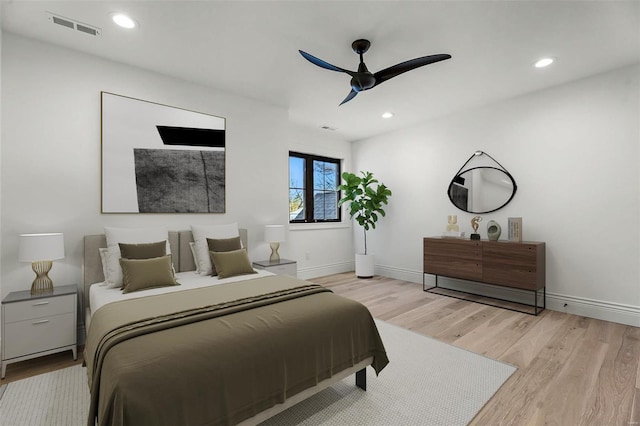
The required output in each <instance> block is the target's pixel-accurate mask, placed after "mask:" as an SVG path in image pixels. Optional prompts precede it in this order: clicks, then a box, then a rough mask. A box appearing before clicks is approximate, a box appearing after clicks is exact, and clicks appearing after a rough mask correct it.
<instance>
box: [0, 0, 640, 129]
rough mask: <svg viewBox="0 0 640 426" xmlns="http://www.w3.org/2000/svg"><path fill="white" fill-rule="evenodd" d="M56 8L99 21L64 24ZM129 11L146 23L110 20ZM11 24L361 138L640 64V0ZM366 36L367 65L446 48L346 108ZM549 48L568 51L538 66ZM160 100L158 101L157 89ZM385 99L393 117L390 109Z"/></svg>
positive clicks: (7, 16) (24, 16)
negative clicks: (97, 31)
mask: <svg viewBox="0 0 640 426" xmlns="http://www.w3.org/2000/svg"><path fill="white" fill-rule="evenodd" d="M46 12H53V13H55V14H59V15H61V16H64V17H67V18H71V19H74V20H77V21H80V22H83V23H86V24H89V25H92V26H96V27H99V28H101V29H102V34H101V36H100V37H93V36H89V35H86V34H83V33H81V32H78V31H74V30H70V29H67V28H64V27H61V26H59V25H54V24H52V23H51V22H50V21H49V20H48V15H47V13H46ZM113 12H127V13H129V14H130V15H131V16H133V17H134V18H135V19H136V20H137V21H138V22H139V28H137V29H135V30H124V29H121V28H118V27H116V26H115V25H113V24H112V22H111V21H110V14H112V13H113ZM2 28H3V30H4V31H9V32H12V33H16V34H20V35H23V36H26V37H30V38H34V39H39V40H43V41H46V42H49V43H53V44H57V45H61V46H65V47H68V48H71V49H76V50H79V51H83V52H87V53H91V54H94V55H97V56H101V57H105V58H108V59H111V60H114V61H118V62H123V63H127V64H131V65H135V66H138V67H142V68H145V69H149V70H153V71H156V72H160V73H162V74H166V75H170V76H174V77H178V78H181V79H185V80H189V81H192V82H195V83H198V84H202V85H205V86H210V87H214V88H218V89H222V90H225V91H227V92H232V93H235V94H238V95H241V96H245V97H249V98H254V99H258V100H261V101H264V102H267V103H270V104H275V105H278V106H281V107H284V108H286V109H287V110H288V111H289V116H290V119H291V120H292V121H294V122H297V123H300V124H302V125H308V126H312V127H314V128H316V129H318V128H320V127H321V126H329V127H332V128H335V129H336V130H335V132H334V134H336V135H338V136H340V137H342V138H344V139H347V140H357V139H361V138H365V137H369V136H372V135H375V134H379V133H383V132H387V131H390V130H393V129H397V128H400V127H403V126H406V125H409V124H412V123H416V122H419V121H423V120H426V119H428V118H432V117H436V116H440V115H445V114H448V113H451V112H453V111H456V110H460V109H466V108H473V107H475V106H479V105H482V104H486V103H490V102H494V101H496V100H500V99H506V98H510V97H514V96H519V95H522V94H525V93H528V92H532V91H536V90H540V89H544V88H547V87H551V86H554V85H557V84H561V83H564V82H567V81H570V80H575V79H579V78H582V77H586V76H589V75H593V74H596V73H600V72H603V71H606V70H610V69H615V68H619V67H622V66H625V65H630V64H634V63H638V62H640V1H566V2H565V1H411V2H408V1H366V2H365V1H363V2H356V1H254V2H248V1H126V2H110V1H109V2H105V1H88V0H87V1H18V0H14V1H6V0H3V2H2ZM358 38H367V39H369V40H370V41H371V43H372V46H371V48H370V49H369V52H367V53H366V54H365V56H364V59H365V62H366V64H367V66H368V68H369V70H370V71H372V72H375V71H378V70H381V69H383V68H386V67H388V66H391V65H394V64H396V63H399V62H402V61H405V60H408V59H412V58H415V57H419V56H425V55H430V54H436V53H448V54H451V55H452V56H453V58H452V59H449V60H446V61H443V62H439V63H436V64H432V65H428V66H425V67H422V68H418V69H416V70H413V71H410V72H408V73H406V74H402V75H401V76H398V77H396V78H394V79H392V80H389V81H387V82H385V83H384V84H381V85H380V86H377V87H375V88H374V89H372V90H369V91H366V92H362V93H360V94H359V95H358V96H357V97H356V98H355V99H353V100H352V101H351V102H348V103H347V104H344V105H342V106H340V107H339V106H338V104H339V103H340V102H341V101H342V99H344V97H345V96H346V95H347V93H348V92H349V90H350V87H349V80H350V77H349V76H347V75H346V74H342V73H337V72H332V71H328V70H325V69H322V68H318V67H316V66H314V65H312V64H311V63H309V62H307V61H306V60H305V59H303V58H302V57H301V56H300V54H299V53H298V49H301V50H304V51H306V52H309V53H311V54H312V55H314V56H317V57H319V58H321V59H323V60H325V61H327V62H330V63H332V64H334V65H337V66H339V67H342V68H347V69H352V70H355V69H356V68H357V64H358V57H357V55H356V54H354V53H353V51H352V50H351V42H352V41H353V40H355V39H358ZM542 56H555V57H557V58H558V59H557V62H556V63H555V64H553V65H552V66H551V67H549V68H546V69H535V68H533V66H532V64H533V62H535V60H537V59H538V58H540V57H542ZM150 100H152V99H150ZM384 111H392V112H393V113H394V114H395V116H394V117H393V118H391V119H387V120H384V119H382V118H381V117H380V116H381V114H382V113H383V112H384Z"/></svg>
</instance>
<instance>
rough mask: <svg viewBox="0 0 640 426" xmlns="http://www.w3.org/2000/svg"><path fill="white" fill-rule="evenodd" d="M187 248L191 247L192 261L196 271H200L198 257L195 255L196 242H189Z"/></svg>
mask: <svg viewBox="0 0 640 426" xmlns="http://www.w3.org/2000/svg"><path fill="white" fill-rule="evenodd" d="M189 248H190V249H191V256H193V263H195V265H196V273H198V274H199V273H200V265H199V264H198V257H197V256H196V243H194V242H193V241H192V242H190V243H189Z"/></svg>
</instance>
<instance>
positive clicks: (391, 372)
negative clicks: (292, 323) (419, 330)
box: [0, 321, 516, 426]
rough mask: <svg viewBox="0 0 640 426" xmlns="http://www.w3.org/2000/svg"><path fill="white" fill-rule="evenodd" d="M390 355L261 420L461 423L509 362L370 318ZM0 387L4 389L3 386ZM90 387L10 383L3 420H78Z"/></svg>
mask: <svg viewBox="0 0 640 426" xmlns="http://www.w3.org/2000/svg"><path fill="white" fill-rule="evenodd" d="M376 323H377V325H378V329H379V331H380V335H381V336H382V341H383V342H384V344H385V347H386V349H387V353H388V355H389V359H390V363H389V365H387V367H386V368H385V369H384V370H383V371H382V372H381V373H380V376H379V377H376V375H375V372H374V371H373V369H371V368H367V391H366V392H364V391H362V390H361V389H359V388H356V387H355V377H353V376H352V377H348V378H346V379H344V380H343V381H341V382H339V383H337V384H335V385H334V386H332V387H330V388H328V389H325V390H324V391H322V392H320V393H319V394H317V395H314V396H313V397H311V398H309V399H307V400H305V401H303V402H301V403H299V404H297V405H295V406H294V407H292V408H290V409H288V410H287V411H285V412H283V413H281V414H279V415H277V416H276V417H273V418H271V419H269V420H267V421H266V422H264V423H263V425H264V426H267V425H269V426H276V425H277V426H283V425H308V426H310V425H314V426H316V425H323V426H334V425H335V426H345V425H367V426H388V425H428V426H437V425H443V426H445V425H446V426H454V425H466V424H468V423H469V421H471V419H472V418H473V417H474V416H475V415H476V413H477V412H478V411H480V409H481V408H482V407H483V406H484V404H486V402H487V401H488V400H489V399H490V398H491V396H493V394H494V393H495V392H496V391H497V390H498V389H499V388H500V386H502V384H503V383H504V382H505V381H506V380H507V379H508V378H509V376H511V374H513V373H514V372H515V370H516V369H515V367H513V366H510V365H507V364H504V363H501V362H498V361H495V360H492V359H489V358H486V357H483V356H480V355H477V354H474V353H472V352H468V351H465V350H463V349H459V348H456V347H454V346H451V345H448V344H445V343H442V342H439V341H437V340H435V339H431V338H429V337H424V336H422V335H419V334H416V333H413V332H411V331H408V330H405V329H402V328H400V327H396V326H394V325H391V324H388V323H385V322H382V321H376ZM2 391H4V392H3V393H2ZM88 407H89V392H88V388H87V380H86V372H85V369H84V368H83V367H81V366H74V367H70V368H66V369H64V370H59V371H55V372H52V373H47V374H42V375H40V376H35V377H31V378H28V379H24V380H20V381H18V382H12V383H9V384H8V385H6V386H3V389H2V390H0V424H2V425H3V426H45V425H60V426H75V425H78V426H81V425H84V424H86V419H87V411H88Z"/></svg>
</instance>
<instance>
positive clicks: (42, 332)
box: [2, 312, 76, 359]
mask: <svg viewBox="0 0 640 426" xmlns="http://www.w3.org/2000/svg"><path fill="white" fill-rule="evenodd" d="M75 320H76V318H75V313H74V312H71V313H67V314H62V315H55V316H49V317H41V318H37V319H30V320H25V321H19V322H14V323H11V324H5V326H4V334H3V335H2V346H3V349H4V354H3V355H4V356H3V359H11V358H15V357H19V356H23V355H27V354H32V353H36V352H42V351H46V350H50V349H55V348H60V347H63V346H69V345H75V344H76V341H75V340H76V330H75V327H76V323H75Z"/></svg>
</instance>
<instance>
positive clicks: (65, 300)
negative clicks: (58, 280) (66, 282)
mask: <svg viewBox="0 0 640 426" xmlns="http://www.w3.org/2000/svg"><path fill="white" fill-rule="evenodd" d="M75 303H76V296H75V295H74V294H70V295H66V296H56V297H45V298H41V299H33V300H25V301H24V302H13V303H6V304H5V305H4V320H5V321H6V322H7V323H12V322H18V321H23V320H28V319H32V318H41V317H48V316H52V315H59V314H64V313H68V312H75ZM3 337H4V336H3Z"/></svg>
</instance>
